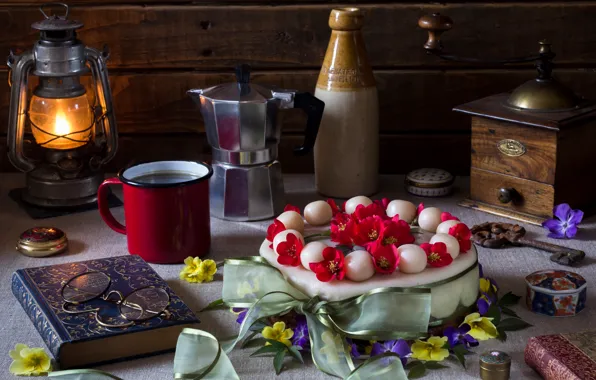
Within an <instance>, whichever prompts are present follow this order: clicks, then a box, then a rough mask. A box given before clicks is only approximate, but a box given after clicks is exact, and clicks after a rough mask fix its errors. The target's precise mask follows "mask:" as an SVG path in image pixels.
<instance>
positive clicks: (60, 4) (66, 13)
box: [39, 3, 70, 20]
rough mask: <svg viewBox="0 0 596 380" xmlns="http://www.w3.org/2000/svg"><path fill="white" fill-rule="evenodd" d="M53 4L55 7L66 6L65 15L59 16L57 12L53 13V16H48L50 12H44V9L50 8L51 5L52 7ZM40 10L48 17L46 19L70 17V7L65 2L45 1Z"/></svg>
mask: <svg viewBox="0 0 596 380" xmlns="http://www.w3.org/2000/svg"><path fill="white" fill-rule="evenodd" d="M52 6H54V7H55V6H62V7H64V8H65V9H66V12H64V15H63V16H58V15H56V14H53V15H52V16H48V14H47V13H46V12H44V10H43V9H44V8H49V7H52ZM39 11H40V12H41V14H42V15H43V17H45V18H46V20H49V19H51V18H60V19H63V20H66V19H67V18H68V13H69V12H70V9H69V7H68V5H67V4H64V3H45V4H42V5H41V6H40V7H39Z"/></svg>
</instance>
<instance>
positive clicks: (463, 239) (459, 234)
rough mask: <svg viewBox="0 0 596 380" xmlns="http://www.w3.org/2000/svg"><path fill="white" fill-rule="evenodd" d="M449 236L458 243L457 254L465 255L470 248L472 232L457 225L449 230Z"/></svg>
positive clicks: (465, 227) (460, 224)
mask: <svg viewBox="0 0 596 380" xmlns="http://www.w3.org/2000/svg"><path fill="white" fill-rule="evenodd" d="M449 235H451V236H453V237H455V238H456V239H457V241H458V242H459V252H460V253H466V252H468V251H469V250H470V248H472V241H471V240H470V239H471V238H472V232H471V231H470V229H469V228H468V226H466V225H465V224H463V223H458V224H456V225H455V226H453V227H451V228H450V229H449Z"/></svg>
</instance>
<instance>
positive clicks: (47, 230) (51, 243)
mask: <svg viewBox="0 0 596 380" xmlns="http://www.w3.org/2000/svg"><path fill="white" fill-rule="evenodd" d="M66 248H68V239H67V238H66V234H65V233H64V231H62V230H60V229H58V228H54V227H33V228H30V229H28V230H27V231H25V232H23V233H22V234H21V236H20V237H19V241H18V242H17V251H19V252H20V253H22V254H23V255H25V256H31V257H46V256H51V255H55V254H58V253H61V252H64V251H65V250H66Z"/></svg>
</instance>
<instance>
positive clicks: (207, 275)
mask: <svg viewBox="0 0 596 380" xmlns="http://www.w3.org/2000/svg"><path fill="white" fill-rule="evenodd" d="M184 264H186V266H185V267H184V268H182V271H180V279H181V280H186V281H188V282H199V283H200V282H210V281H213V275H214V274H215V272H217V266H216V265H215V261H213V260H205V261H202V260H201V259H199V258H198V257H195V258H193V257H190V256H188V257H187V258H186V259H184Z"/></svg>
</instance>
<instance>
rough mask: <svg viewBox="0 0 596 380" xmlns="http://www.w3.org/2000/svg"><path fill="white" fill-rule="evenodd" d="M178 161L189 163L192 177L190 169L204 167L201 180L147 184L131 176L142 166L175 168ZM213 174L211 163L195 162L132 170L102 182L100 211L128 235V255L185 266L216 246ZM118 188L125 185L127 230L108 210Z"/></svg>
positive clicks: (118, 230)
mask: <svg viewBox="0 0 596 380" xmlns="http://www.w3.org/2000/svg"><path fill="white" fill-rule="evenodd" d="M177 162H180V163H181V164H184V165H186V167H185V171H186V172H187V173H188V170H187V169H188V168H189V167H192V165H199V166H200V167H201V170H199V172H198V173H197V175H198V176H199V177H198V178H196V179H192V180H189V181H184V182H175V183H145V182H136V181H135V178H136V177H132V178H131V176H130V175H128V174H130V173H133V172H137V173H141V175H142V173H143V170H144V169H143V168H141V166H143V165H156V164H161V163H164V164H165V163H170V166H171V167H176V165H175V163H177ZM189 165H190V166H189ZM131 170H132V172H131ZM147 170H149V169H147ZM127 173H128V174H127ZM149 173H151V172H149ZM212 174H213V170H212V169H211V167H209V166H208V165H207V164H204V163H198V162H190V161H158V162H155V163H147V164H140V165H137V166H133V167H131V168H128V169H126V170H123V171H121V172H120V173H119V174H118V177H117V178H110V179H107V180H105V181H104V182H103V183H102V184H101V186H100V187H99V191H98V203H99V212H100V214H101V217H102V218H103V220H104V221H105V222H106V224H107V225H108V226H109V227H110V228H112V229H113V230H114V231H116V232H119V233H121V234H125V235H126V236H127V239H128V251H129V252H130V253H131V254H133V255H139V256H141V257H142V258H143V259H144V260H145V261H147V262H150V263H157V264H173V263H181V262H183V261H184V259H185V258H186V257H188V256H193V257H195V256H204V255H206V254H207V252H208V251H209V247H210V245H211V228H210V216H209V178H210V177H211V175H212ZM115 184H121V185H122V186H123V193H124V218H125V223H126V226H123V225H122V224H120V223H118V221H116V219H115V218H114V216H113V215H112V213H111V212H110V209H109V206H108V201H107V195H108V191H107V190H108V186H109V185H115Z"/></svg>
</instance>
